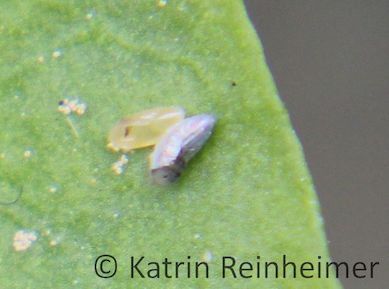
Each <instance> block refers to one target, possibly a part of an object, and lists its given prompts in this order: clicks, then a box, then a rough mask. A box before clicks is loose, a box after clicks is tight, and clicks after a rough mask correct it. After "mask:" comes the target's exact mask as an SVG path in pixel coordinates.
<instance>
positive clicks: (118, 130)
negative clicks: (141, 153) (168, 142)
mask: <svg viewBox="0 0 389 289" xmlns="http://www.w3.org/2000/svg"><path fill="white" fill-rule="evenodd" d="M184 117H185V111H184V109H182V108H181V107H157V108H153V109H149V110H145V111H142V112H139V113H136V114H133V115H131V116H129V117H125V118H123V119H121V120H120V121H119V122H118V123H116V124H115V126H114V127H113V128H112V129H111V131H110V132H109V135H108V147H109V148H110V149H113V150H115V151H119V150H121V151H123V152H128V151H131V150H133V149H137V148H142V147H147V146H152V145H155V144H156V143H157V142H158V140H159V139H160V138H161V136H162V135H163V134H164V133H165V132H166V130H167V129H168V128H170V127H171V126H173V125H174V124H176V123H178V122H180V121H181V120H183V119H184Z"/></svg>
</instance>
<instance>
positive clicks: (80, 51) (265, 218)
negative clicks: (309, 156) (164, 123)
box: [0, 0, 340, 289]
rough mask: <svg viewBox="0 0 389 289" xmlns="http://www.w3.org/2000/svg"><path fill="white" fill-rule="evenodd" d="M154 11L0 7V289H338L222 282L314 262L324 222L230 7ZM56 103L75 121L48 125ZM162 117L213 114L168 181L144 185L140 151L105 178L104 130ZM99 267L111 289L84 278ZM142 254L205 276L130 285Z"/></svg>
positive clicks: (330, 283)
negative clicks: (142, 114) (78, 108)
mask: <svg viewBox="0 0 389 289" xmlns="http://www.w3.org/2000/svg"><path fill="white" fill-rule="evenodd" d="M164 3H165V2H163V1H160V3H159V5H158V2H156V1H154V0H153V1H151V0H150V1H146V0H145V1H140V0H139V1H136V0H123V1H119V0H118V1H113V0H111V1H103V0H101V1H59V0H30V1H17V0H13V1H1V2H0V51H1V54H0V172H1V176H0V178H1V179H0V190H1V195H0V200H1V201H2V202H11V201H12V200H14V199H16V198H18V194H19V192H21V196H20V198H19V199H17V201H16V203H14V204H8V205H7V204H2V205H1V206H0V226H1V229H0V230H1V238H0V284H1V286H2V288H256V289H258V288H266V289H269V288H299V289H303V288H309V289H311V288H340V287H339V285H338V282H337V280H335V279H334V278H321V279H319V278H316V277H315V278H312V279H304V278H301V277H300V278H278V279H275V278H264V277H263V276H262V277H261V278H255V277H254V278H251V279H244V278H241V277H240V278H236V279H234V278H232V277H231V274H228V275H227V278H224V279H223V278H222V277H221V258H222V257H223V256H234V257H236V258H237V262H242V261H245V260H248V261H251V262H253V263H255V262H256V261H257V259H256V256H261V260H263V261H262V262H264V261H266V260H267V261H280V260H282V259H281V258H282V255H283V254H285V255H287V258H288V260H290V261H294V262H296V263H297V264H300V263H301V262H304V261H313V262H317V260H318V259H317V256H322V260H323V261H324V260H327V258H328V252H327V247H326V241H325V236H324V233H323V224H322V219H321V217H320V214H319V208H318V202H317V198H316V195H315V193H314V190H313V186H312V183H311V178H310V176H309V174H308V172H307V169H306V164H305V162H304V158H303V155H302V152H301V148H300V145H299V143H298V141H297V138H296V136H295V134H294V132H293V130H292V129H291V126H290V122H289V119H288V115H287V113H286V111H285V109H284V107H283V105H282V103H281V102H280V100H279V98H278V96H277V90H276V89H275V87H274V84H273V80H272V78H271V75H270V74H269V71H268V68H267V66H266V64H265V59H264V56H263V51H262V49H261V47H260V44H259V42H258V40H257V37H256V35H255V32H254V31H253V29H252V27H251V25H250V23H249V21H248V19H247V16H246V13H245V10H244V6H243V4H242V3H241V1H237V0H234V1H232V0H231V1H222V0H214V1H209V0H197V1H189V0H186V1H185V0H182V1H174V0H171V1H170V0H169V1H167V2H166V5H165V6H164V5H163V4H164ZM66 97H68V98H72V97H79V98H80V99H81V100H82V101H84V102H85V103H86V104H87V106H88V108H87V112H86V113H85V114H83V115H81V116H77V115H75V114H72V115H70V116H68V117H67V116H65V115H64V114H62V113H60V112H58V111H57V107H58V101H59V100H61V99H64V98H66ZM168 105H180V106H182V107H184V108H185V109H186V111H187V113H188V115H194V114H198V113H213V114H215V115H216V116H217V117H218V122H217V125H216V128H215V131H214V133H213V135H212V137H211V139H210V140H209V141H208V142H207V143H206V145H205V147H204V148H203V150H202V151H201V152H200V153H199V154H198V155H197V156H196V157H195V158H194V159H193V160H192V161H191V162H190V163H189V166H188V168H187V169H186V170H185V172H184V173H183V176H182V177H181V179H180V180H179V182H178V183H176V184H173V185H171V186H168V187H158V186H155V185H153V184H152V183H151V181H150V177H149V175H148V163H147V158H148V155H149V154H150V152H151V150H152V149H150V148H148V149H144V150H139V151H136V152H134V153H133V154H129V163H128V165H127V167H126V168H125V170H124V172H123V174H121V175H119V176H117V175H115V174H114V173H113V172H112V170H111V166H112V164H113V163H114V162H115V161H117V160H118V159H119V157H120V154H114V153H112V152H109V151H108V150H107V149H106V144H107V143H106V136H107V133H108V131H109V129H110V128H111V127H112V125H113V124H114V123H115V122H116V121H117V120H118V119H120V118H121V117H123V116H127V115H130V114H132V113H135V112H139V111H142V110H144V109H148V108H153V107H158V106H168ZM20 230H24V231H22V232H29V233H30V234H32V236H36V238H37V239H36V240H35V241H34V240H31V244H29V245H30V247H29V248H26V249H25V250H24V251H23V250H22V251H16V250H15V248H14V247H13V245H15V246H17V245H19V246H20V243H18V244H13V242H14V236H15V234H16V233H17V232H18V231H20ZM28 236H29V235H23V236H22V237H28ZM27 245H28V244H27ZM27 247H28V246H27ZM16 248H19V249H20V247H16ZM101 254H111V255H113V256H115V257H116V259H117V262H118V271H117V274H116V275H115V276H114V277H113V278H111V279H102V278H99V277H97V276H96V274H95V272H94V264H95V259H96V257H97V256H99V255H101ZM143 255H144V256H145V257H146V259H147V261H161V260H162V258H165V257H168V258H169V259H170V260H172V261H187V260H188V259H187V256H191V260H192V261H199V260H203V259H206V260H207V261H208V262H209V268H210V277H209V278H208V279H207V278H204V277H202V276H200V278H198V279H196V278H190V279H188V278H187V277H185V276H184V274H183V275H182V276H180V278H171V279H169V278H163V277H162V278H160V279H158V280H150V279H141V278H134V279H132V278H130V258H131V256H135V257H136V258H138V257H140V256H143ZM146 265H147V264H146ZM104 266H109V264H108V263H105V264H104ZM143 267H145V266H143ZM104 268H105V269H106V270H108V269H107V268H108V267H104ZM162 273H163V272H162ZM245 273H247V272H245Z"/></svg>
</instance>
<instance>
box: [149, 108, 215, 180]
mask: <svg viewBox="0 0 389 289" xmlns="http://www.w3.org/2000/svg"><path fill="white" fill-rule="evenodd" d="M215 122H216V119H215V117H214V116H212V115H208V114H201V115H195V116H192V117H189V118H186V119H184V120H182V121H180V122H179V123H177V124H175V125H174V126H172V127H171V128H170V129H169V130H168V131H167V132H166V134H165V135H164V136H163V137H162V138H161V140H160V141H159V142H158V143H157V145H156V146H155V150H154V152H153V153H152V154H151V156H150V170H151V176H152V178H153V181H154V182H155V183H156V184H160V185H165V184H169V183H172V182H174V181H176V180H177V179H178V177H179V176H180V175H181V172H182V170H183V169H184V168H185V166H186V164H187V163H188V162H189V160H190V159H192V158H193V156H194V155H195V154H196V153H197V152H198V151H199V150H200V149H201V147H202V146H203V145H204V143H205V142H206V141H207V140H208V138H209V137H210V135H211V134H212V130H213V127H214V125H215Z"/></svg>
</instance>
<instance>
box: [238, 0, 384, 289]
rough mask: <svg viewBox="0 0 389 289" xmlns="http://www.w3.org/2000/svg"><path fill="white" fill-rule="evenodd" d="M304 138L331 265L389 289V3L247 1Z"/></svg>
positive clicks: (363, 285)
mask: <svg viewBox="0 0 389 289" xmlns="http://www.w3.org/2000/svg"><path fill="white" fill-rule="evenodd" d="M245 3H246V6H247V10H248V14H249V16H250V17H251V19H252V22H253V24H254V25H255V27H256V29H257V31H258V34H259V35H260V38H261V41H262V43H263V46H264V49H265V54H266V56H267V61H268V64H269V67H270V69H271V71H272V73H273V76H274V78H275V81H276V84H277V87H278V89H279V92H280V95H281V98H282V99H283V101H284V103H285V105H286V107H287V108H288V110H289V113H290V116H291V120H292V123H293V126H294V128H295V130H296V132H297V134H298V136H299V138H300V141H301V142H302V145H303V148H304V152H305V156H306V159H307V163H308V166H309V168H310V171H311V174H312V176H313V179H314V182H315V185H316V189H317V192H318V194H319V198H320V202H321V207H322V213H323V216H324V220H325V223H326V232H327V237H328V240H329V247H330V252H331V255H332V258H333V260H334V261H347V262H356V261H364V262H370V261H379V262H381V265H379V267H377V269H378V271H377V276H376V277H375V278H374V279H351V278H350V279H347V280H346V279H344V278H343V279H342V283H343V284H344V287H345V288H346V289H384V288H389V277H388V276H389V266H388V257H389V194H388V193H389V192H388V188H389V175H388V173H389V127H388V126H389V94H388V93H389V77H388V76H389V1H379V0H376V1H373V0H353V1H351V0H350V1H348V0H332V1H327V0H321V1H320V0H246V1H245Z"/></svg>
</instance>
